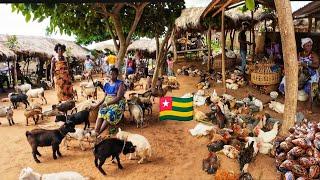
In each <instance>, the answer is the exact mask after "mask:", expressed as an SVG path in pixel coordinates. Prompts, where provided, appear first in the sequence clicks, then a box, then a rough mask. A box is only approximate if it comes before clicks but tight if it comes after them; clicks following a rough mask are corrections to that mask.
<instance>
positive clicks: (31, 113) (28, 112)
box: [23, 108, 43, 126]
mask: <svg viewBox="0 0 320 180" xmlns="http://www.w3.org/2000/svg"><path fill="white" fill-rule="evenodd" d="M23 114H24V116H25V117H26V125H27V126H28V120H29V118H30V117H32V119H33V121H34V124H37V123H38V121H39V118H40V117H39V116H41V118H42V120H43V116H42V109H37V108H36V109H31V108H29V109H25V111H24V113H23Z"/></svg>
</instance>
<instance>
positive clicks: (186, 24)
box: [175, 7, 206, 31]
mask: <svg viewBox="0 0 320 180" xmlns="http://www.w3.org/2000/svg"><path fill="white" fill-rule="evenodd" d="M205 9H206V8H205V7H193V8H186V9H183V10H182V12H181V15H180V17H178V18H177V19H176V21H175V26H176V29H177V31H181V30H189V29H190V30H200V31H201V30H205V29H204V27H203V26H202V25H201V23H200V17H201V14H202V13H203V11H204V10H205Z"/></svg>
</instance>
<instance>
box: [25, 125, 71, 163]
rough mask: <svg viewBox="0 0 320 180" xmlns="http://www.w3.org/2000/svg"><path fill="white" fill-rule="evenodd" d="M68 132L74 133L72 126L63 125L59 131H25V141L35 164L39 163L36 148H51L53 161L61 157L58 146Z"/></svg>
mask: <svg viewBox="0 0 320 180" xmlns="http://www.w3.org/2000/svg"><path fill="white" fill-rule="evenodd" d="M69 132H76V130H75V129H74V124H72V123H65V124H64V125H62V126H61V127H60V128H59V129H54V130H46V129H33V130H31V131H26V137H27V140H28V142H29V144H30V146H31V148H32V155H33V158H34V160H35V161H36V162H37V163H40V161H39V159H38V158H37V155H38V156H41V154H40V153H39V151H38V150H37V148H38V146H40V147H45V146H52V151H53V159H57V155H58V156H60V157H61V156H62V155H61V153H60V151H59V144H60V143H61V141H62V139H63V138H64V137H65V136H66V134H67V133H69Z"/></svg>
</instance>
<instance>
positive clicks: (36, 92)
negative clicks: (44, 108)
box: [26, 88, 47, 104]
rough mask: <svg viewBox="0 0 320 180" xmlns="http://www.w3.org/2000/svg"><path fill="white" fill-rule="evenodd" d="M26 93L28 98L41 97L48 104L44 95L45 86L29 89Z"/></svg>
mask: <svg viewBox="0 0 320 180" xmlns="http://www.w3.org/2000/svg"><path fill="white" fill-rule="evenodd" d="M26 95H27V96H28V98H40V99H41V100H42V101H44V102H45V103H46V104H47V99H46V98H45V97H44V89H43V88H37V89H29V90H28V92H27V94H26Z"/></svg>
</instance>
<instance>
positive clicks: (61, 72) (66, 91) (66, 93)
mask: <svg viewBox="0 0 320 180" xmlns="http://www.w3.org/2000/svg"><path fill="white" fill-rule="evenodd" d="M54 59H55V60H54V65H55V69H54V82H55V89H56V92H57V96H58V100H59V101H67V100H70V99H72V98H73V87H72V83H71V76H70V74H69V69H68V64H67V61H66V60H65V59H64V57H63V56H62V57H60V59H59V58H58V57H55V58H54Z"/></svg>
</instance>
